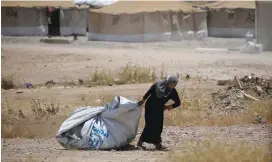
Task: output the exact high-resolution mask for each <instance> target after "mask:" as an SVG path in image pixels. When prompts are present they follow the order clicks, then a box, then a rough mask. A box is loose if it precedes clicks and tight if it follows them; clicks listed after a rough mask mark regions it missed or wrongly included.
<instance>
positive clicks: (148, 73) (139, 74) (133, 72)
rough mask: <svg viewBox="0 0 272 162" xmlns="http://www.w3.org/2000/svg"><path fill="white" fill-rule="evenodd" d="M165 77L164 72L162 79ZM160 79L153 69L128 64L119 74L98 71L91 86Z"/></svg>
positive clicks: (92, 79)
mask: <svg viewBox="0 0 272 162" xmlns="http://www.w3.org/2000/svg"><path fill="white" fill-rule="evenodd" d="M163 77H165V74H164V71H163V70H162V71H161V72H160V78H163ZM156 79H158V75H157V71H156V69H155V68H153V67H142V66H139V65H130V64H127V65H125V66H124V67H122V68H121V69H120V70H119V72H118V73H117V74H114V73H112V72H111V71H110V70H108V71H107V70H98V69H96V70H95V72H94V73H93V74H92V75H91V79H90V84H94V85H107V84H108V85H111V84H128V83H149V82H153V81H155V80H156Z"/></svg>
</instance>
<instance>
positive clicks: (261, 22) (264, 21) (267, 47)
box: [256, 1, 272, 51]
mask: <svg viewBox="0 0 272 162" xmlns="http://www.w3.org/2000/svg"><path fill="white" fill-rule="evenodd" d="M271 11H272V2H271V1H256V38H257V43H258V44H262V46H263V50H264V51H272V32H271V29H272V21H271Z"/></svg>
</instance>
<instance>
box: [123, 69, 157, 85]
mask: <svg viewBox="0 0 272 162" xmlns="http://www.w3.org/2000/svg"><path fill="white" fill-rule="evenodd" d="M119 79H120V81H119V83H120V84H126V83H148V82H153V81H155V80H156V79H157V74H156V69H155V68H151V67H141V66H138V65H129V64H127V65H126V66H125V67H123V68H122V69H121V72H120V73H119Z"/></svg>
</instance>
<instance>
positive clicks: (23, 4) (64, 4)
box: [1, 0, 88, 8]
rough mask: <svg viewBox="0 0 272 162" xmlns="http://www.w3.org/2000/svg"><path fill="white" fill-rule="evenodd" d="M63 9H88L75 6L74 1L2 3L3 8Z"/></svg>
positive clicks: (84, 6)
mask: <svg viewBox="0 0 272 162" xmlns="http://www.w3.org/2000/svg"><path fill="white" fill-rule="evenodd" d="M18 6H20V7H28V8H32V7H34V6H35V7H47V6H53V7H61V8H73V7H77V8H88V7H87V6H86V5H82V6H76V5H74V4H73V1H72V0H62V1H1V7H18Z"/></svg>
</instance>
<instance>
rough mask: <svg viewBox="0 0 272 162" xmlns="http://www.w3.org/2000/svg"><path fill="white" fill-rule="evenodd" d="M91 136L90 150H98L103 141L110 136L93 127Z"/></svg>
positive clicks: (106, 132)
mask: <svg viewBox="0 0 272 162" xmlns="http://www.w3.org/2000/svg"><path fill="white" fill-rule="evenodd" d="M90 136H91V138H90V140H89V148H90V149H96V148H99V147H100V145H102V144H103V139H104V138H105V137H108V136H109V132H108V131H104V130H101V129H98V128H97V127H95V126H93V128H92V132H91V134H90Z"/></svg>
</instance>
